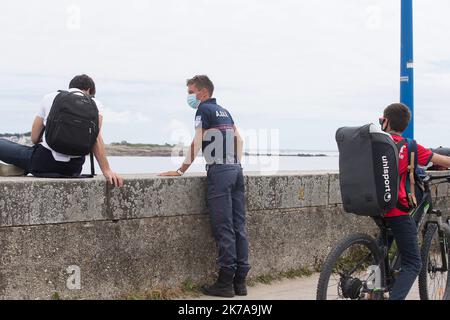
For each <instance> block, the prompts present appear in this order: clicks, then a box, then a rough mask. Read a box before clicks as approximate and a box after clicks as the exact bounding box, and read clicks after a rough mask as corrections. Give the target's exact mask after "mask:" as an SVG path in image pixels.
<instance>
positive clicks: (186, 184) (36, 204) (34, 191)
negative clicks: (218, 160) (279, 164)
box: [0, 171, 340, 227]
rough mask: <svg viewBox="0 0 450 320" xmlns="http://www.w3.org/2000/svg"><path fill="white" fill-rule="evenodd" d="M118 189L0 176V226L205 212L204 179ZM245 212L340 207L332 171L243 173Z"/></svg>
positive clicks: (134, 180)
mask: <svg viewBox="0 0 450 320" xmlns="http://www.w3.org/2000/svg"><path fill="white" fill-rule="evenodd" d="M124 178H125V183H124V187H123V188H120V189H118V188H112V187H110V186H109V185H107V183H106V181H105V179H104V178H103V177H96V178H93V179H42V178H34V177H20V178H17V177H14V178H3V177H2V178H0V227H6V226H27V225H39V224H55V223H71V222H80V221H101V220H121V219H137V218H150V217H156V216H178V215H198V214H206V213H207V206H206V202H207V201H206V175H205V174H186V175H185V176H183V177H176V178H169V177H158V176H157V175H156V174H142V175H125V176H124ZM245 181H246V182H245V183H246V191H247V194H246V198H247V199H246V201H247V210H250V211H258V210H271V209H289V208H305V207H315V206H327V205H336V204H339V203H340V195H339V193H338V192H339V182H338V176H337V173H335V172H333V173H328V172H324V171H322V172H320V171H319V172H277V173H276V174H275V173H274V174H272V173H267V174H260V173H253V172H249V173H245Z"/></svg>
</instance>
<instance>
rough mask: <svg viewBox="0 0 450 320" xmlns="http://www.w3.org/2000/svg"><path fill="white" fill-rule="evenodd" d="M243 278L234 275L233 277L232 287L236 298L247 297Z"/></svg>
mask: <svg viewBox="0 0 450 320" xmlns="http://www.w3.org/2000/svg"><path fill="white" fill-rule="evenodd" d="M245 278H246V277H245V276H244V277H243V276H239V275H236V276H235V277H234V281H233V285H234V294H235V295H237V296H246V295H247V284H246V282H245Z"/></svg>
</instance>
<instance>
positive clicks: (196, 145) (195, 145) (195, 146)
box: [180, 140, 201, 172]
mask: <svg viewBox="0 0 450 320" xmlns="http://www.w3.org/2000/svg"><path fill="white" fill-rule="evenodd" d="M200 148H201V142H198V141H196V140H194V141H193V142H192V143H191V146H190V147H189V151H188V154H187V155H186V158H185V159H184V161H183V164H182V165H181V167H180V170H181V171H183V172H186V171H187V170H188V169H189V167H190V166H191V164H192V162H194V160H195V158H196V157H197V155H198V153H199V151H200Z"/></svg>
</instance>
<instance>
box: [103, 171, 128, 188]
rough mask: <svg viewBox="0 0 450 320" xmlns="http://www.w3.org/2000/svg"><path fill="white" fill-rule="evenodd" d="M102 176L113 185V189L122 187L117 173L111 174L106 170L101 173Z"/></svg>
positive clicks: (111, 172) (120, 178)
mask: <svg viewBox="0 0 450 320" xmlns="http://www.w3.org/2000/svg"><path fill="white" fill-rule="evenodd" d="M103 175H104V176H105V178H106V180H107V181H108V182H109V183H110V184H112V185H114V186H115V187H123V178H122V177H121V176H119V175H118V174H117V173H115V172H113V171H112V170H107V171H105V172H104V173H103Z"/></svg>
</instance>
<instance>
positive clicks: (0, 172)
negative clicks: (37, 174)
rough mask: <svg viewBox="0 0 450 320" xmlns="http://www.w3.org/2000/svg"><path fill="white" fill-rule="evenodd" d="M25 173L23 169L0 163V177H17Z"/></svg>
mask: <svg viewBox="0 0 450 320" xmlns="http://www.w3.org/2000/svg"><path fill="white" fill-rule="evenodd" d="M23 175H25V170H23V169H20V168H18V167H16V166H13V165H11V164H4V163H0V177H17V176H23Z"/></svg>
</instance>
